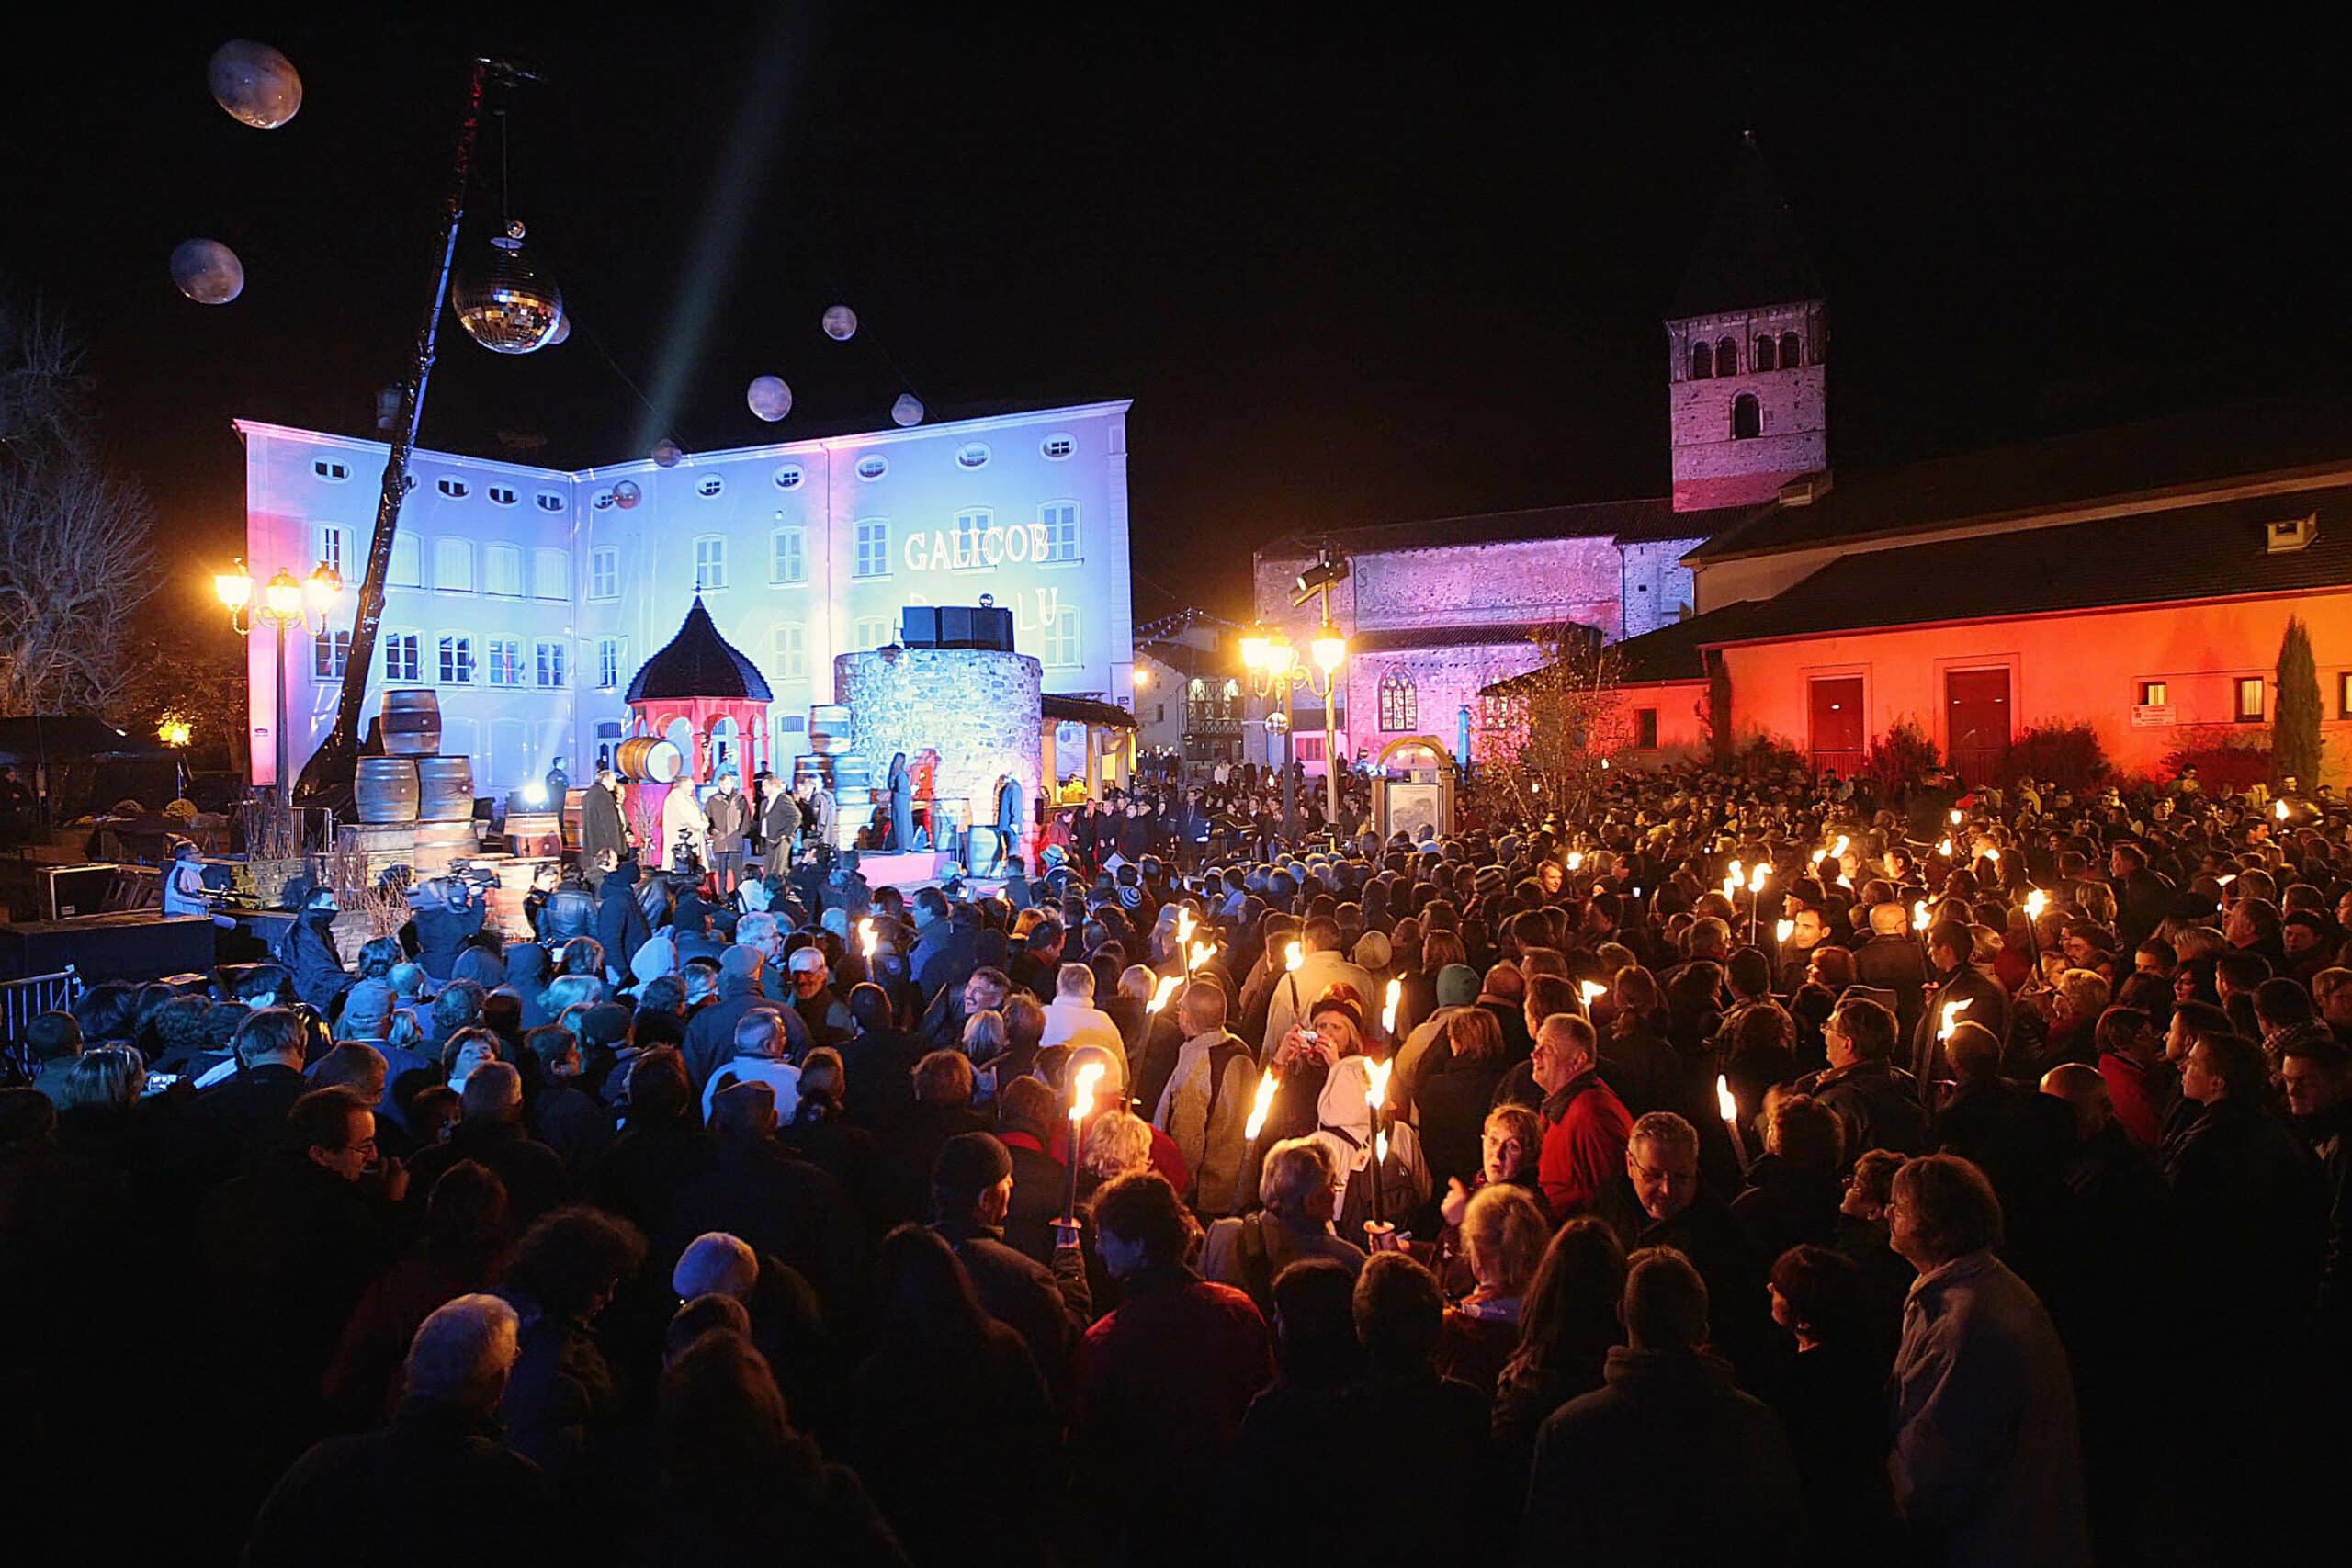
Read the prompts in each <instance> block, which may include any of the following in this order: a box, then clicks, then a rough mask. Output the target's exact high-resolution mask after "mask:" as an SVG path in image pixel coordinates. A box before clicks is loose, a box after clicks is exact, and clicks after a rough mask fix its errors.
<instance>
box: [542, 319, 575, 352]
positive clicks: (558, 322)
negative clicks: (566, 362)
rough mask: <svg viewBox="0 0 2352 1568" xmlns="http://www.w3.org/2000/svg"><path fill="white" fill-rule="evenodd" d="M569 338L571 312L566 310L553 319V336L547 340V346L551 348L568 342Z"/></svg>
mask: <svg viewBox="0 0 2352 1568" xmlns="http://www.w3.org/2000/svg"><path fill="white" fill-rule="evenodd" d="M570 338H571V311H569V310H566V311H565V312H563V314H561V315H560V316H558V317H557V318H556V319H555V336H553V337H551V338H549V339H548V347H549V348H553V347H554V346H555V345H556V344H560V343H563V342H565V341H567V340H569V339H570Z"/></svg>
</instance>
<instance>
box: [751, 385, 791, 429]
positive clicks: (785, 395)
mask: <svg viewBox="0 0 2352 1568" xmlns="http://www.w3.org/2000/svg"><path fill="white" fill-rule="evenodd" d="M743 400H744V401H745V402H746V403H748V404H750V405H751V409H752V412H753V413H755V414H757V415H759V416H760V417H761V418H762V419H763V420H765V421H767V422H768V423H770V424H774V423H775V422H776V421H777V420H780V419H782V418H783V417H784V416H785V415H786V414H788V413H790V412H792V389H791V388H789V387H787V386H786V385H785V384H784V378H783V377H781V376H757V377H754V378H752V384H751V385H750V386H749V387H746V388H745V389H743Z"/></svg>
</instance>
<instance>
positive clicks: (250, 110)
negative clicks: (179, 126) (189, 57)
mask: <svg viewBox="0 0 2352 1568" xmlns="http://www.w3.org/2000/svg"><path fill="white" fill-rule="evenodd" d="M204 79H205V82H206V84H207V85H209V86H210V87H211V89H212V101H213V102H214V103H216V104H219V105H220V107H222V108H224V109H226V110H228V111H229V118H232V119H233V120H236V121H237V122H238V123H240V124H242V125H250V126H252V127H253V128H254V130H277V128H278V127H279V126H281V125H284V124H285V123H286V122H287V121H288V120H289V119H292V118H294V117H295V115H296V114H298V113H300V111H301V107H302V75H301V73H300V72H298V71H296V70H295V69H294V62H292V61H290V60H288V59H287V58H286V57H285V56H284V55H282V54H280V53H278V52H277V51H276V50H274V49H272V48H270V47H269V45H267V44H266V43H254V42H251V41H250V40H248V39H241V38H232V39H230V40H229V41H228V42H227V43H224V44H222V45H221V46H220V48H219V49H216V50H214V51H212V60H211V63H209V64H208V65H207V66H206V67H205V68H204Z"/></svg>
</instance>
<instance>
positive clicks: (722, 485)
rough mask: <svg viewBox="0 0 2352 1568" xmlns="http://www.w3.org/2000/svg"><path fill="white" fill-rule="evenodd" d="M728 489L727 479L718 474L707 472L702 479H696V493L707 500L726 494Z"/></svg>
mask: <svg viewBox="0 0 2352 1568" xmlns="http://www.w3.org/2000/svg"><path fill="white" fill-rule="evenodd" d="M726 490H727V481H726V480H725V479H720V478H719V477H718V475H717V474H705V475H703V477H702V478H701V479H697V480H695V494H696V495H698V496H700V497H702V498H703V499H704V500H705V501H712V500H716V499H717V498H718V496H720V495H722V494H724V493H725V492H726Z"/></svg>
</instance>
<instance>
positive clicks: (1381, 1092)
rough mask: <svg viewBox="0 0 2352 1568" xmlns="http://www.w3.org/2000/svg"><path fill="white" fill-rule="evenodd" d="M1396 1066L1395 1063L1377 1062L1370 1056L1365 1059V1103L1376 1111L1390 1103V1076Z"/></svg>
mask: <svg viewBox="0 0 2352 1568" xmlns="http://www.w3.org/2000/svg"><path fill="white" fill-rule="evenodd" d="M1363 1066H1364V1088H1363V1102H1364V1103H1365V1104H1366V1105H1368V1106H1370V1107H1371V1108H1372V1109H1373V1110H1374V1111H1378V1110H1379V1109H1380V1108H1381V1107H1382V1106H1383V1105H1385V1104H1386V1103H1387V1101H1388V1074H1389V1070H1390V1069H1391V1068H1393V1067H1395V1066H1397V1064H1396V1063H1395V1062H1394V1061H1387V1062H1375V1061H1374V1060H1373V1059H1372V1058H1371V1057H1369V1056H1367V1057H1365V1058H1364V1064H1363Z"/></svg>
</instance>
